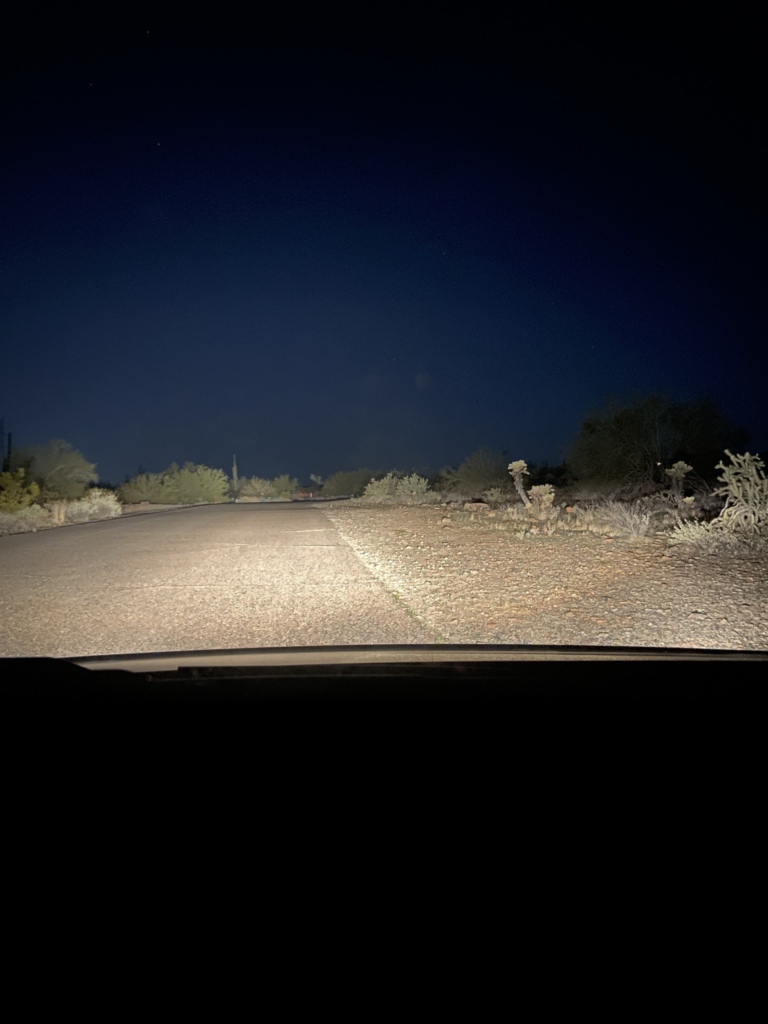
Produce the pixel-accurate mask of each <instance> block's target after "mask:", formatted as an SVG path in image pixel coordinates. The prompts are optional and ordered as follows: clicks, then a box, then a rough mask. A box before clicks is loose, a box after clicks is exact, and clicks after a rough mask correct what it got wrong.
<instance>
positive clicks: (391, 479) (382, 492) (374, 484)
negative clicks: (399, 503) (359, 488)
mask: <svg viewBox="0 0 768 1024" xmlns="http://www.w3.org/2000/svg"><path fill="white" fill-rule="evenodd" d="M399 483H400V480H399V479H398V478H397V477H396V476H395V474H394V473H387V475H386V476H383V477H381V479H379V480H371V481H369V483H368V484H367V485H366V488H365V490H364V491H363V494H362V498H361V501H364V502H366V503H367V504H370V505H383V504H387V503H388V504H392V503H394V502H395V501H396V500H397V497H398V490H397V488H398V484H399Z"/></svg>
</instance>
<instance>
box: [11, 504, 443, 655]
mask: <svg viewBox="0 0 768 1024" xmlns="http://www.w3.org/2000/svg"><path fill="white" fill-rule="evenodd" d="M435 641H436V636H435V634H434V633H432V632H430V631H429V630H428V629H427V628H426V627H424V626H423V625H421V624H420V623H419V622H418V621H417V620H416V619H414V618H413V616H412V615H410V614H409V613H408V611H407V609H406V607H405V606H404V604H403V603H402V602H401V601H399V600H398V599H397V598H395V597H394V596H392V594H391V593H389V592H388V590H387V588H386V587H385V585H384V584H383V583H381V582H380V581H379V580H377V579H376V577H375V576H374V575H373V573H372V572H371V571H370V570H369V569H368V568H366V566H365V565H364V564H363V562H362V561H361V560H360V559H359V557H358V556H357V555H356V554H355V553H354V552H353V550H352V548H351V547H350V546H349V545H348V543H347V542H346V541H345V540H344V539H343V538H342V536H341V534H340V533H339V532H338V531H337V529H336V527H335V526H334V525H333V524H332V523H331V522H330V520H329V519H328V518H327V517H326V516H325V515H324V514H323V513H322V511H320V510H318V509H316V508H313V507H312V506H308V505H303V504H285V505H277V504H269V505H267V504H265V505H259V504H244V505H239V504H238V505H214V506H201V507H197V508H186V509H179V510H177V511H166V512H163V513H162V514H158V515H141V516H135V517H130V518H126V519H113V520H108V521H106V522H99V523H85V524H82V525H79V526H69V527H62V528H60V529H55V530H46V531H42V532H40V533H29V534H17V535H14V536H8V537H0V655H1V656H5V657H40V656H51V657H85V656H87V655H92V654H129V653H136V652H153V651H180V650H210V649H214V648H229V649H231V648H238V647H287V646H312V645H333V644H413V643H434V642H435Z"/></svg>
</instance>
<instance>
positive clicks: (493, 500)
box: [482, 487, 511, 507]
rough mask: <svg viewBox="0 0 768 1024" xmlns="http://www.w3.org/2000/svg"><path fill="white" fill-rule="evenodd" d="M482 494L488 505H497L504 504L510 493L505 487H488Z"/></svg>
mask: <svg viewBox="0 0 768 1024" xmlns="http://www.w3.org/2000/svg"><path fill="white" fill-rule="evenodd" d="M482 496H483V498H485V500H486V501H487V502H488V504H489V505H494V506H496V507H498V506H500V505H506V504H507V502H508V501H509V499H510V497H511V494H510V492H509V489H508V488H506V487H489V488H488V490H487V491H483V495H482Z"/></svg>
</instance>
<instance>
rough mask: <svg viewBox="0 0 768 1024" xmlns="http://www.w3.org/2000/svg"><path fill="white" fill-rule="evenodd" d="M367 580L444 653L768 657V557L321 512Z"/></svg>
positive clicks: (419, 517) (379, 513) (425, 516)
mask: <svg viewBox="0 0 768 1024" xmlns="http://www.w3.org/2000/svg"><path fill="white" fill-rule="evenodd" d="M322 512H323V514H324V515H325V516H326V517H327V518H328V519H329V520H330V521H331V522H332V523H333V525H334V526H335V527H336V528H337V529H338V531H339V532H340V534H341V535H342V536H343V538H344V539H345V540H346V541H347V543H348V544H349V545H350V547H351V548H352V549H353V550H354V552H355V553H356V554H357V556H358V557H359V558H360V560H361V561H362V562H363V563H364V564H365V566H366V567H367V568H368V569H369V571H370V572H371V573H372V574H373V575H374V576H375V577H376V578H377V579H378V580H380V581H381V582H382V583H383V584H384V586H385V587H386V588H387V589H388V590H389V591H390V593H392V594H395V595H397V596H398V597H399V599H400V600H401V601H402V602H403V603H404V604H405V605H406V606H407V608H408V609H409V610H410V612H411V614H413V615H414V616H415V617H416V618H418V619H419V620H420V621H421V622H422V623H423V624H424V626H425V628H426V629H428V630H429V631H430V632H432V633H434V634H436V635H437V637H438V638H439V640H440V641H441V642H444V643H472V644H478V643H480V644H483V643H504V644H536V645H547V644H556V645H571V644H576V645H593V644H596V645H601V646H637V647H682V648H698V649H702V648H703V649H712V650H715V649H720V650H760V651H764V650H766V649H768V559H767V558H765V557H762V558H760V557H755V556H739V557H735V556H728V557H723V556H720V555H718V556H711V555H704V554H693V553H691V554H687V553H684V552H683V551H682V550H681V549H679V548H675V549H671V550H670V549H668V548H667V544H666V541H665V540H664V538H662V537H642V538H635V539H626V538H621V537H613V538H609V537H603V536H598V535H594V534H591V533H583V532H578V533H577V532H566V531H563V532H558V533H556V534H554V535H553V536H550V537H547V536H535V537H527V538H524V539H521V538H518V537H516V536H515V535H514V533H512V532H511V531H510V530H508V529H504V528H503V527H502V526H501V524H499V523H498V522H497V521H496V520H494V519H492V518H488V516H487V514H486V515H485V516H477V517H474V518H471V517H462V516H451V515H449V514H448V513H447V512H446V509H445V508H441V507H439V506H438V507H435V506H415V507H409V506H402V507H381V506H374V507H370V506H360V505H353V504H333V505H326V506H322Z"/></svg>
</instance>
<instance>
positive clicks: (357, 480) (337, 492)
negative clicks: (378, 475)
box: [323, 469, 375, 498]
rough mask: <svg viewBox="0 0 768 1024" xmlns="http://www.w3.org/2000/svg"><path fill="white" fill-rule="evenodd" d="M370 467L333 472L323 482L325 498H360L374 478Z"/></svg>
mask: <svg viewBox="0 0 768 1024" xmlns="http://www.w3.org/2000/svg"><path fill="white" fill-rule="evenodd" d="M374 475H375V474H374V473H373V472H372V470H370V469H352V470H346V471H342V472H340V473H333V474H332V475H331V476H329V477H328V479H327V480H326V481H325V483H324V484H323V497H324V498H341V497H347V496H350V497H353V498H358V497H360V495H361V494H362V493H363V491H364V490H365V488H366V486H367V485H368V483H369V482H370V481H371V480H372V479H373V477H374Z"/></svg>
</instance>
